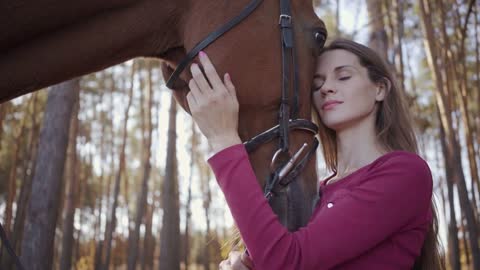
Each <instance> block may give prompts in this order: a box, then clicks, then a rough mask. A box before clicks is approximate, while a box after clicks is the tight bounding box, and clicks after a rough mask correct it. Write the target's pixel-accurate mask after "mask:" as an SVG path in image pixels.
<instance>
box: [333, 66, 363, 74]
mask: <svg viewBox="0 0 480 270" xmlns="http://www.w3.org/2000/svg"><path fill="white" fill-rule="evenodd" d="M345 68H353V69H355V70H356V69H357V68H356V67H354V66H351V65H343V66H338V67H336V68H334V69H333V70H334V71H335V72H336V71H339V70H341V69H345Z"/></svg>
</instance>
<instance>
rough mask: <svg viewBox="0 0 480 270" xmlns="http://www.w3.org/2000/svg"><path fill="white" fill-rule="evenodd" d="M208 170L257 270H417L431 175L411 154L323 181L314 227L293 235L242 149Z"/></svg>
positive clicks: (221, 155) (221, 156) (219, 156)
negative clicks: (280, 218)
mask: <svg viewBox="0 0 480 270" xmlns="http://www.w3.org/2000/svg"><path fill="white" fill-rule="evenodd" d="M208 162H209V164H210V166H211V167H212V169H213V171H214V173H215V175H216V178H217V181H218V183H219V185H220V188H221V189H222V191H223V192H224V194H225V198H226V200H227V203H228V205H229V207H230V210H231V213H232V215H233V218H234V220H235V221H236V224H237V226H238V229H239V231H240V234H241V236H242V239H243V241H244V243H245V245H246V246H247V249H248V251H249V254H250V257H251V258H252V260H253V262H254V265H255V269H256V270H276V269H279V270H280V269H281V270H290V269H291V270H310V269H315V270H323V269H342V270H347V269H355V270H362V269H368V270H375V269H382V270H389V269H411V268H412V267H413V264H414V261H415V259H416V258H417V257H418V256H419V255H420V251H421V247H422V245H423V242H424V239H425V236H426V233H427V231H428V229H429V225H430V223H431V221H432V212H431V199H432V185H433V184H432V176H431V172H430V169H429V167H428V165H427V163H426V162H425V161H424V160H423V159H422V158H420V157H419V156H418V155H416V154H413V153H409V152H405V151H394V152H390V153H388V154H385V155H384V156H381V157H380V158H378V159H377V160H375V161H374V162H372V163H370V164H369V165H367V166H364V167H362V168H360V169H358V170H357V171H355V172H354V173H352V174H350V175H348V176H346V177H345V178H343V179H341V180H339V181H337V182H334V183H332V184H328V185H326V183H325V182H326V181H322V182H321V184H320V189H319V193H320V200H319V201H318V203H317V205H316V208H315V210H314V213H313V215H312V217H311V218H310V221H309V223H308V224H307V225H306V226H305V227H303V228H300V229H299V230H298V231H295V232H289V231H288V230H287V229H285V227H283V226H282V225H281V224H280V222H279V220H278V218H277V216H276V215H275V214H274V213H273V211H272V209H271V208H270V206H269V205H268V202H267V200H266V199H265V198H264V196H263V193H262V190H261V188H260V186H259V184H258V182H257V180H256V176H255V174H254V172H253V169H252V166H251V165H250V162H249V159H248V155H247V152H246V150H245V148H244V146H243V145H241V144H239V145H234V146H231V147H228V148H226V149H224V150H222V151H220V152H218V153H216V154H215V155H214V156H212V157H211V158H210V159H209V160H208ZM327 180H328V179H327Z"/></svg>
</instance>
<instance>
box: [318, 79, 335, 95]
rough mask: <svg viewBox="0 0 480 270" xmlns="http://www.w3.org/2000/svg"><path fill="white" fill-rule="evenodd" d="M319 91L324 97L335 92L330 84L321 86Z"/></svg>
mask: <svg viewBox="0 0 480 270" xmlns="http://www.w3.org/2000/svg"><path fill="white" fill-rule="evenodd" d="M320 91H321V92H322V94H324V95H327V94H335V93H336V92H337V90H336V88H335V87H334V86H333V85H332V84H327V83H326V82H325V83H324V84H323V85H322V88H320Z"/></svg>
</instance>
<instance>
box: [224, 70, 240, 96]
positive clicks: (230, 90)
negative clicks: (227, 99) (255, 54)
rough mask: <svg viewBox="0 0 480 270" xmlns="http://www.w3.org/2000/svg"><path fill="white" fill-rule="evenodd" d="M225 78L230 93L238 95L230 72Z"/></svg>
mask: <svg viewBox="0 0 480 270" xmlns="http://www.w3.org/2000/svg"><path fill="white" fill-rule="evenodd" d="M223 80H224V81H225V87H226V88H227V91H228V93H229V94H230V95H231V96H232V97H236V96H237V92H235V86H234V85H233V82H232V78H231V77H230V74H228V73H225V75H224V76H223Z"/></svg>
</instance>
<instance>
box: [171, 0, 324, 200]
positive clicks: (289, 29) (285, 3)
mask: <svg viewBox="0 0 480 270" xmlns="http://www.w3.org/2000/svg"><path fill="white" fill-rule="evenodd" d="M262 2H263V1H262V0H253V1H251V2H250V3H249V4H248V5H247V6H246V7H245V8H244V9H243V10H242V12H241V13H240V14H239V15H238V16H236V17H235V18H233V19H232V20H230V21H229V22H227V23H226V24H225V25H223V26H221V27H220V28H218V29H217V30H215V31H214V32H212V33H210V34H209V35H208V36H207V37H206V38H204V39H203V40H202V41H200V42H199V43H198V44H197V45H195V46H194V48H193V49H192V50H190V52H188V54H187V55H186V57H185V58H184V59H183V60H182V61H181V62H180V64H179V65H178V66H177V68H176V69H175V70H174V72H173V73H172V75H171V76H170V78H169V79H168V81H167V87H169V88H172V89H173V86H174V83H175V81H176V80H177V79H178V77H179V76H180V74H181V73H182V72H183V71H184V70H185V68H187V67H188V65H189V64H190V63H191V62H192V61H193V60H194V58H195V57H196V55H197V54H198V53H199V52H200V51H201V50H203V49H205V48H206V47H207V46H208V45H210V44H212V43H213V42H214V41H215V40H217V39H218V38H219V37H221V36H222V35H223V34H225V33H226V32H228V31H229V30H230V29H232V28H233V27H235V26H236V25H238V24H239V23H240V22H242V21H243V20H244V19H245V18H247V17H248V16H249V15H250V14H252V13H253V12H254V11H255V9H256V8H257V7H258V6H259V5H260V4H261V3H262ZM292 20H293V18H292V12H291V7H290V0H280V16H279V21H278V24H279V26H280V33H281V44H282V90H281V91H282V97H281V102H280V109H279V115H278V125H277V126H275V127H273V128H271V129H269V130H267V131H264V132H262V133H260V134H259V135H257V136H255V137H253V138H252V139H250V140H248V141H246V142H244V145H245V148H246V149H247V151H248V152H249V153H251V152H253V151H254V150H255V149H256V148H258V147H259V146H260V145H262V144H265V143H267V142H269V141H271V140H273V139H275V138H278V139H279V145H278V149H277V151H276V152H275V154H274V155H273V157H272V162H271V165H270V170H271V174H270V175H269V177H268V179H267V182H266V184H265V187H264V195H265V197H266V198H267V199H269V200H270V199H271V198H272V196H273V195H274V190H278V189H279V188H282V187H286V186H287V185H288V184H289V183H291V182H292V181H293V180H294V179H295V178H296V177H297V176H298V175H299V174H300V173H301V171H302V169H303V168H304V167H305V165H306V163H307V162H308V160H309V159H310V158H311V156H312V155H313V153H315V150H316V149H317V147H318V140H317V139H316V138H315V135H316V134H317V133H318V127H317V126H316V125H315V124H314V123H313V122H312V121H310V120H307V119H299V118H298V110H299V97H298V96H299V89H298V88H299V87H298V67H297V64H296V59H295V57H296V55H295V53H296V51H295V41H294V33H293V25H292ZM326 36H327V33H326V32H325V30H318V31H317V32H316V33H315V34H314V38H315V40H316V42H317V43H320V44H319V46H320V47H323V44H324V43H325V40H326ZM292 67H293V70H292ZM292 71H293V76H292ZM291 77H292V78H291ZM290 78H291V79H292V82H290ZM292 85H293V109H292V110H291V109H290V108H291V101H290V99H289V96H288V93H289V89H290V87H291V86H292ZM290 130H303V131H307V132H310V133H312V136H314V139H313V144H312V146H311V147H310V150H309V151H308V152H307V153H306V154H304V156H303V158H302V159H301V160H300V161H299V162H297V160H299V159H300V157H301V156H302V154H303V152H304V150H305V149H306V148H307V144H304V145H303V146H302V147H301V148H300V149H299V150H297V152H295V153H294V154H293V155H290V153H289V131H290ZM277 163H280V164H279V165H278V166H277Z"/></svg>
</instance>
